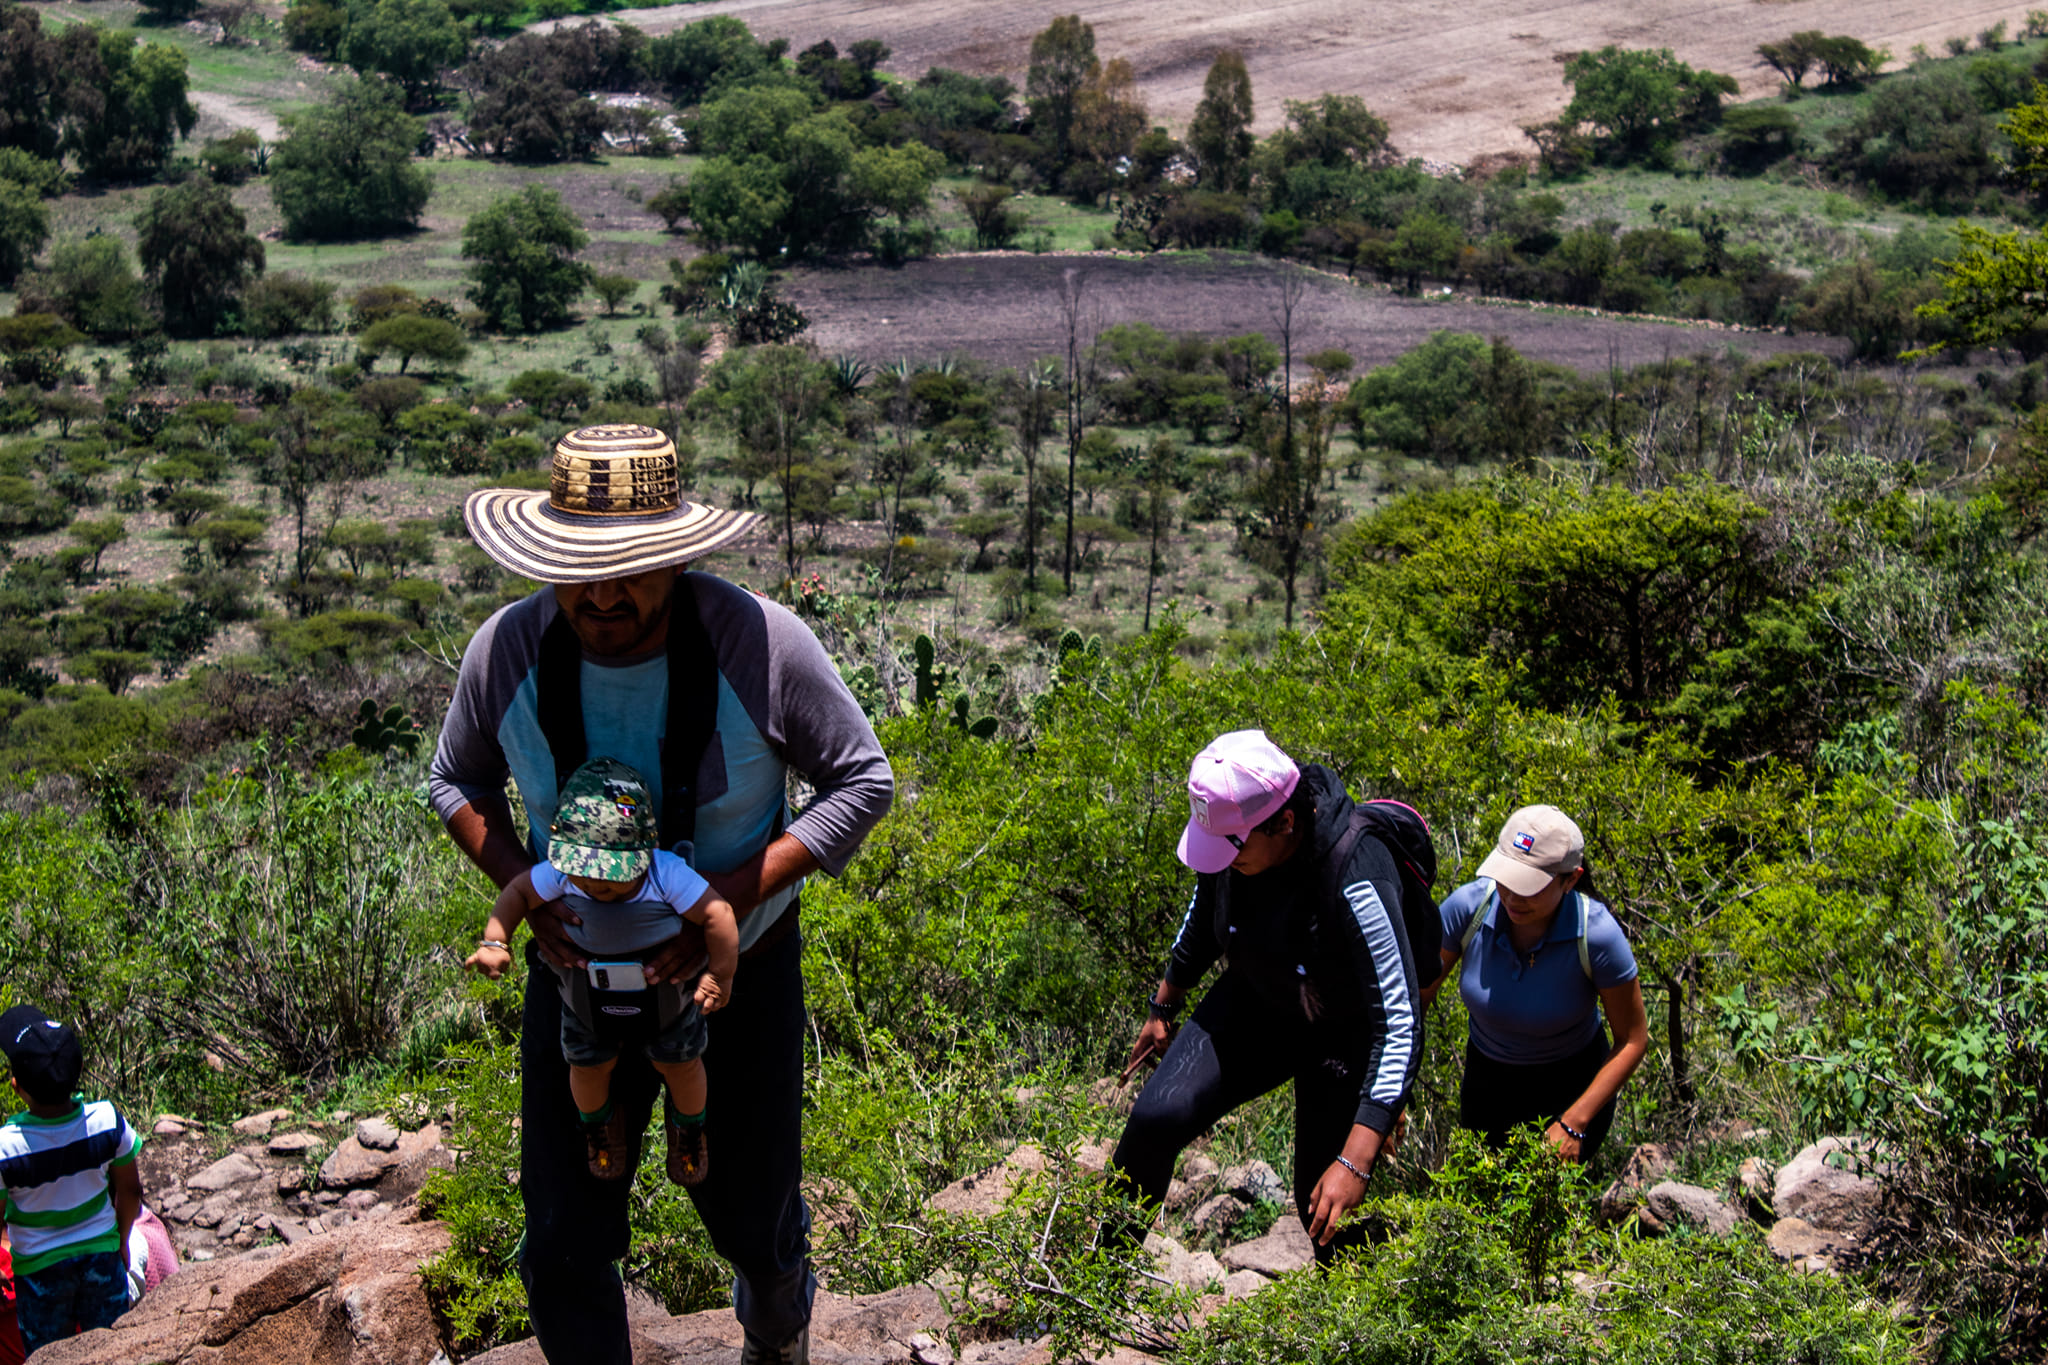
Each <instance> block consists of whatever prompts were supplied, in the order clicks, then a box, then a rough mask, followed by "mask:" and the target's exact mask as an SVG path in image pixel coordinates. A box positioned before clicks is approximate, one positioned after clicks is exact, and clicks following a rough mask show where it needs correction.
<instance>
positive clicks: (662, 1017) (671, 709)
mask: <svg viewBox="0 0 2048 1365" xmlns="http://www.w3.org/2000/svg"><path fill="white" fill-rule="evenodd" d="M582 664H583V645H582V642H581V641H580V640H578V639H577V638H576V632H575V631H574V630H573V629H572V628H571V627H570V624H569V618H568V616H567V615H566V614H563V613H557V614H556V616H555V619H554V620H553V621H552V622H550V623H549V625H548V628H547V630H546V632H545V633H543V634H542V636H541V641H540V658H539V668H538V672H537V676H536V677H535V679H534V682H535V696H534V702H535V710H536V712H537V716H538V719H539V722H540V730H541V734H542V735H543V736H545V737H546V739H547V742H548V750H549V752H550V754H551V755H552V756H553V758H554V762H555V790H556V791H557V792H560V791H561V790H562V789H563V788H564V787H565V786H567V785H568V781H569V776H570V774H571V773H574V772H575V771H576V769H578V768H579V767H581V766H582V765H583V761H584V760H585V759H586V758H587V757H589V752H588V747H589V746H588V743H587V741H586V739H585V737H584V733H583V677H582ZM717 723H718V662H717V658H716V656H715V655H714V654H713V652H712V648H711V639H710V636H709V635H707V634H706V633H705V630H704V623H703V621H702V620H701V619H700V618H699V617H698V615H697V594H696V592H695V590H694V589H693V588H692V587H691V586H690V581H689V575H688V574H678V575H676V585H675V589H674V592H673V593H672V595H671V596H670V598H669V621H668V717H667V724H666V728H665V729H664V730H663V732H662V740H661V787H662V790H661V814H660V819H661V842H662V844H663V846H664V847H666V848H669V849H670V850H672V851H673V852H675V853H677V854H679V855H681V856H682V857H683V858H684V860H685V861H689V860H690V851H691V849H692V844H691V841H692V840H693V839H694V838H695V836H696V829H697V794H696V781H697V769H698V766H699V765H700V764H701V763H702V762H703V758H704V751H705V749H706V748H708V747H709V746H710V743H711V735H712V732H713V731H714V730H715V729H716V728H717ZM563 899H564V902H565V903H566V904H567V905H568V907H569V909H570V910H572V911H573V912H574V913H575V914H576V915H577V916H578V917H580V918H581V919H582V920H583V922H584V924H585V925H586V926H588V925H592V924H603V923H604V922H605V920H606V918H607V917H615V916H617V915H619V913H620V912H621V911H622V910H623V909H625V906H624V905H623V904H622V903H617V902H604V901H594V900H590V899H588V898H586V897H582V896H578V895H575V894H573V893H572V894H571V895H568V896H566V897H564V898H563ZM664 910H666V907H664ZM667 913H669V914H671V915H672V914H673V913H674V912H673V911H672V910H671V911H667ZM653 951H654V950H653V949H642V950H638V951H626V952H621V953H618V954H616V955H606V954H601V953H597V952H590V951H588V950H586V955H587V956H589V958H590V959H591V961H592V962H593V963H597V962H602V961H613V962H622V961H633V962H642V963H644V962H645V961H646V960H647V959H648V958H649V957H650V956H652V955H653ZM542 960H543V961H545V959H542ZM549 966H550V968H551V969H552V970H553V971H554V973H555V979H556V981H557V983H558V984H559V986H560V989H561V996H562V1004H563V1007H564V1008H566V1009H568V1010H570V1011H572V1012H573V1013H574V1014H575V1015H576V1017H577V1019H579V1020H581V1021H582V1023H583V1024H584V1025H585V1026H586V1027H587V1028H589V1029H590V1030H591V1032H592V1033H594V1034H595V1035H596V1036H597V1037H598V1038H600V1039H602V1040H604V1041H605V1042H607V1043H613V1044H617V1045H619V1046H621V1047H624V1046H628V1045H630V1044H636V1043H644V1042H646V1041H647V1040H648V1039H650V1038H652V1037H653V1036H654V1035H655V1034H656V1033H657V1032H659V1031H660V1030H661V1029H662V1028H665V1027H666V1026H668V1025H669V1024H672V1023H674V1022H675V1021H676V1020H677V1019H678V1018H680V1017H681V1016H682V1014H683V1012H684V1011H685V1010H686V1009H688V1008H689V1005H690V996H691V994H692V992H693V991H694V990H695V976H696V974H697V973H698V972H700V971H702V970H703V968H704V959H703V958H701V957H700V958H699V959H698V960H697V961H696V963H694V964H693V965H692V966H691V968H690V970H689V972H688V973H686V974H685V979H684V981H683V982H682V983H680V984H673V985H672V984H669V983H666V982H663V983H660V984H657V985H654V986H651V987H645V988H641V989H632V990H617V989H608V988H607V987H605V986H601V985H599V984H597V983H596V982H594V981H593V980H592V979H591V977H592V971H591V970H590V969H588V968H561V967H555V966H554V965H553V964H552V963H550V964H549Z"/></svg>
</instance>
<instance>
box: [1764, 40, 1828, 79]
mask: <svg viewBox="0 0 2048 1365" xmlns="http://www.w3.org/2000/svg"><path fill="white" fill-rule="evenodd" d="M1822 41H1824V40H1823V39H1822V37H1821V34H1820V30H1819V29H1807V30H1806V31H1805V32H1803V33H1795V34H1793V35H1792V36H1791V37H1790V38H1787V39H1786V40H1785V41H1784V42H1782V43H1761V44H1759V45H1758V46H1757V50H1756V55H1757V56H1758V58H1760V59H1761V60H1762V62H1763V64H1764V65H1765V66H1768V67H1769V68H1771V70H1773V71H1775V72H1777V73H1778V74H1779V75H1780V76H1783V77H1784V78H1785V84H1786V85H1788V86H1790V87H1791V88H1792V89H1794V90H1797V89H1798V88H1799V83H1800V82H1801V81H1803V80H1805V79H1806V73H1807V72H1809V71H1811V70H1813V66H1814V62H1815V61H1816V57H1815V55H1814V49H1815V48H1816V47H1817V46H1818V45H1819V44H1820V43H1821V42H1822Z"/></svg>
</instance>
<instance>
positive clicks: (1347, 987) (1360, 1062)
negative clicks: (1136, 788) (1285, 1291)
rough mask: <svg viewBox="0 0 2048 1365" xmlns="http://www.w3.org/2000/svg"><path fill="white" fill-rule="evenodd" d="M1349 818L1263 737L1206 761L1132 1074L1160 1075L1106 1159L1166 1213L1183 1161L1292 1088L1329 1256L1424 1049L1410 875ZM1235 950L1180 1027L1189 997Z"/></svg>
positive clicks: (1297, 1161) (1332, 792)
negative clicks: (1239, 1117)
mask: <svg viewBox="0 0 2048 1365" xmlns="http://www.w3.org/2000/svg"><path fill="white" fill-rule="evenodd" d="M1352 809H1353V802H1352V800H1351V797H1350V794H1349V793H1347V792H1346V791H1345V790H1344V784H1343V783H1342V782H1341V781H1339V780H1338V777H1337V775H1336V774H1335V773H1333V772H1331V771H1330V770H1329V769H1328V768H1324V767H1320V766H1316V765H1313V764H1312V765H1310V766H1308V767H1306V768H1303V767H1299V766H1297V765H1296V763H1295V762H1294V760H1293V759H1291V758H1289V757H1288V756H1287V755H1286V754H1285V753H1283V752H1281V750H1280V749H1279V748H1278V746H1276V745H1275V744H1274V743H1273V742H1272V741H1271V740H1269V739H1267V738H1266V736H1265V734H1264V733H1263V732H1261V731H1258V730H1238V731H1234V732H1232V733H1230V734H1227V735H1224V736H1222V737H1220V738H1219V739H1217V740H1216V741H1215V742H1214V743H1212V744H1210V745H1209V747H1208V748H1206V749H1204V750H1203V751H1202V752H1201V753H1200V754H1199V755H1197V756H1196V758H1195V762H1194V766H1193V768H1192V769H1191V770H1190V771H1189V773H1188V810H1189V817H1188V823H1187V828H1186V829H1185V830H1184V831H1183V832H1182V834H1181V839H1180V849H1179V853H1180V859H1181V861H1182V862H1184V863H1186V864H1187V865H1188V866H1189V867H1191V868H1193V869H1194V870H1195V872H1196V873H1198V874H1199V875H1198V876H1197V877H1196V879H1195V894H1194V899H1193V901H1192V902H1191V903H1190V904H1189V906H1188V913H1187V918H1186V919H1185V921H1184V922H1183V923H1182V924H1181V928H1180V933H1179V935H1178V936H1177V937H1176V938H1175V939H1174V943H1173V952H1172V955H1171V957H1170V958H1169V960H1168V962H1167V967H1166V974H1165V977H1164V978H1163V979H1162V980H1161V981H1160V982H1159V985H1158V986H1157V988H1156V989H1155V990H1154V991H1153V993H1152V996H1151V998H1150V999H1149V1000H1148V1001H1147V1002H1146V1006H1147V1010H1148V1014H1149V1017H1148V1018H1147V1020H1146V1022H1145V1025H1144V1028H1143V1030H1142V1031H1141V1032H1140V1033H1139V1035H1138V1040H1137V1042H1136V1043H1135V1044H1134V1045H1133V1046H1132V1048H1131V1056H1130V1062H1129V1064H1128V1065H1127V1066H1126V1067H1125V1069H1124V1077H1125V1079H1127V1080H1128V1079H1129V1078H1130V1076H1131V1075H1132V1073H1134V1072H1135V1071H1137V1069H1138V1068H1139V1067H1140V1066H1141V1065H1143V1064H1144V1063H1145V1062H1147V1061H1156V1062H1157V1065H1158V1069H1157V1070H1156V1071H1154V1072H1153V1074H1152V1076H1151V1078H1150V1079H1149V1080H1148V1081H1147V1082H1146V1083H1145V1089H1144V1091H1143V1092H1142V1093H1140V1094H1139V1096H1138V1100H1137V1104H1136V1105H1135V1107H1133V1109H1132V1110H1131V1117H1130V1119H1129V1121H1128V1122H1127V1123H1126V1124H1125V1127H1124V1133H1123V1139H1122V1141H1121V1142H1119V1143H1118V1144H1117V1149H1116V1156H1115V1157H1114V1159H1113V1162H1112V1164H1113V1166H1114V1167H1115V1169H1116V1171H1117V1172H1118V1174H1119V1175H1120V1176H1121V1178H1122V1180H1123V1183H1124V1186H1125V1188H1127V1189H1129V1190H1130V1191H1132V1192H1133V1193H1134V1194H1136V1195H1137V1196H1138V1197H1139V1198H1140V1199H1141V1200H1142V1201H1143V1202H1144V1203H1145V1204H1146V1205H1147V1206H1148V1207H1151V1208H1157V1207H1158V1205H1159V1203H1160V1201H1161V1199H1163V1198H1164V1196H1165V1194H1166V1187H1167V1185H1168V1183H1169V1182H1170V1181H1171V1180H1172V1178H1173V1168H1174V1163H1175V1161H1176V1160H1177V1159H1178V1158H1179V1156H1180V1153H1181V1149H1182V1148H1184V1147H1186V1146H1187V1144H1188V1143H1189V1142H1191V1141H1192V1140H1193V1139H1194V1138H1195V1137H1197V1136H1198V1135H1200V1134H1201V1133H1202V1132H1204V1131H1206V1130H1207V1129H1208V1128H1209V1127H1211V1126H1212V1125H1213V1124H1215V1122H1216V1121H1217V1120H1218V1119H1220V1118H1222V1117H1223V1116H1224V1115H1225V1114H1227V1113H1229V1112H1230V1111H1231V1110H1233V1109H1235V1108H1237V1107H1238V1106H1239V1105H1241V1104H1243V1103H1244V1102H1245V1101H1247V1100H1250V1099H1253V1098H1255V1097H1257V1096H1259V1095H1263V1094H1265V1093H1267V1092H1268V1091H1271V1090H1274V1089H1277V1088H1278V1087H1279V1086H1281V1085H1282V1084H1284V1083H1286V1082H1288V1081H1292V1082H1293V1083H1294V1113H1295V1126H1294V1203H1295V1207H1296V1208H1297V1209H1298V1210H1299V1211H1300V1215H1301V1220H1302V1223H1303V1225H1304V1226H1306V1227H1307V1229H1308V1233H1309V1238H1310V1240H1311V1241H1313V1242H1314V1243H1315V1246H1316V1256H1317V1258H1318V1259H1319V1260H1327V1259H1328V1258H1329V1257H1330V1256H1331V1255H1333V1254H1334V1253H1335V1251H1336V1250H1337V1249H1338V1247H1339V1245H1341V1239H1340V1238H1339V1237H1338V1226H1339V1224H1340V1223H1341V1222H1342V1220H1343V1218H1344V1215H1345V1214H1347V1213H1349V1212H1350V1211H1351V1209H1352V1208H1353V1207H1355V1206H1356V1205H1357V1204H1358V1202H1359V1201H1360V1200H1361V1199H1363V1198H1364V1197H1365V1190H1366V1183H1367V1181H1368V1179H1369V1178H1370V1177H1371V1175H1372V1168H1373V1162H1374V1161H1375V1160H1376V1159H1377V1158H1378V1156H1379V1152H1380V1144H1381V1143H1382V1142H1383V1141H1384V1140H1385V1138H1386V1135H1387V1133H1388V1132H1389V1131H1390V1130H1391V1129H1392V1128H1393V1126H1394V1121H1395V1119H1396V1118H1397V1117H1398V1116H1399V1115H1400V1113H1401V1110H1402V1107H1403V1106H1404V1105H1405V1104H1406V1103H1407V1101H1408V1091H1409V1088H1410V1086H1412V1085H1413V1084H1414V1080H1415V1071H1416V1066H1417V1063H1418V1061H1419V1058H1420V1053H1421V1048H1420V1041H1421V1032H1420V1021H1419V1015H1418V1012H1417V1009H1418V1005H1417V1002H1418V998H1419V993H1418V990H1417V983H1416V978H1415V965H1414V961H1413V959H1412V957H1411V955H1410V952H1409V948H1408V937H1407V931H1406V927H1405V926H1404V924H1403V921H1402V914H1401V904H1402V902H1401V872H1400V869H1399V867H1398V866H1397V864H1396V861H1395V857H1394V854H1393V853H1392V852H1390V851H1389V849H1388V847H1387V845H1386V844H1385V843H1383V842H1382V841H1381V840H1380V839H1379V838H1378V837H1375V836H1374V835H1372V834H1370V833H1357V834H1352V833H1350V832H1349V831H1350V828H1351V825H1352V818H1351V816H1352ZM1346 839H1349V841H1350V842H1349V844H1348V846H1347V845H1344V844H1343V841H1344V840H1346ZM1340 862H1341V867H1337V868H1336V869H1335V871H1336V875H1334V876H1333V875H1331V870H1332V867H1333V865H1335V864H1337V863H1340ZM1226 953H1227V954H1228V958H1229V963H1228V966H1227V967H1226V968H1225V970H1224V972H1223V974H1222V975H1221V976H1220V977H1218V978H1217V980H1216V982H1215V984H1214V985H1212V986H1210V987H1209V989H1208V992H1207V993H1206V994H1205V995H1204V996H1203V997H1202V1001H1201V1003H1200V1004H1199V1005H1198V1006H1196V1008H1195V1012H1194V1015H1193V1017H1192V1018H1191V1019H1189V1021H1188V1023H1187V1025H1186V1026H1185V1027H1184V1028H1179V1029H1178V1030H1176V1024H1175V1021H1176V1019H1177V1017H1178V1016H1179V1014H1180V1013H1181V1009H1182V1007H1183V1005H1184V1004H1185V1003H1186V997H1187V993H1188V991H1189V990H1190V989H1192V988H1193V987H1194V986H1195V985H1196V984H1197V983H1198V982H1199V981H1200V980H1201V979H1202V977H1203V975H1204V974H1205V973H1207V972H1208V970H1209V968H1210V967H1212V966H1213V965H1215V963H1216V962H1217V960H1218V959H1219V958H1222V957H1223V956H1224V955H1225V954H1226Z"/></svg>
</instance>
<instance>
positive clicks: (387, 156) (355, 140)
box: [270, 79, 434, 241]
mask: <svg viewBox="0 0 2048 1365" xmlns="http://www.w3.org/2000/svg"><path fill="white" fill-rule="evenodd" d="M285 128H286V132H285V136H284V138H283V139H282V140H281V141H280V142H279V143H278V144H277V146H276V148H275V149H274V150H273V151H272V152H271V154H270V197H271V198H272V199H273V200H274V201H275V202H276V204H277V209H278V212H279V213H281V214H283V215H284V230H285V235H286V236H287V237H291V238H295V239H299V238H310V239H312V240H315V241H335V240H341V239H346V238H350V237H372V236H377V235H380V234H383V233H390V232H396V231H399V230H402V229H405V228H410V227H413V226H415V225H417V224H418V222H419V219H420V214H421V213H422V212H424V211H425V209H426V206H427V197H428V195H429V194H431V193H432V192H433V185H434V182H433V177H432V176H431V175H430V174H428V172H427V171H426V170H425V169H424V168H422V167H420V166H417V165H415V164H413V161H412V156H413V153H414V151H415V150H416V149H417V148H418V146H419V140H420V123H419V120H417V119H415V118H411V117H409V116H407V114H406V113H405V111H404V109H403V108H402V107H401V105H400V101H399V97H398V93H397V91H396V90H395V89H393V88H391V87H389V86H387V85H385V84H384V83H383V82H381V81H378V80H374V79H361V80H344V81H340V82H337V83H336V85H335V86H334V90H333V93H332V94H331V95H330V96H329V97H328V99H327V102H326V103H324V104H322V105H320V106H319V107H317V108H315V109H312V110H310V111H308V112H306V113H303V114H297V115H290V116H287V118H286V121H285Z"/></svg>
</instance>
